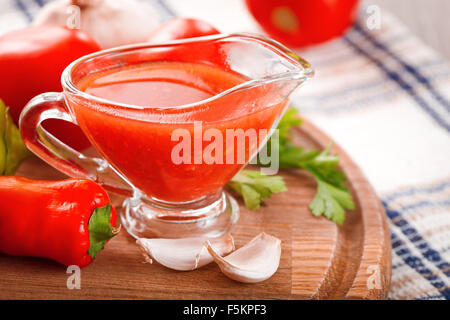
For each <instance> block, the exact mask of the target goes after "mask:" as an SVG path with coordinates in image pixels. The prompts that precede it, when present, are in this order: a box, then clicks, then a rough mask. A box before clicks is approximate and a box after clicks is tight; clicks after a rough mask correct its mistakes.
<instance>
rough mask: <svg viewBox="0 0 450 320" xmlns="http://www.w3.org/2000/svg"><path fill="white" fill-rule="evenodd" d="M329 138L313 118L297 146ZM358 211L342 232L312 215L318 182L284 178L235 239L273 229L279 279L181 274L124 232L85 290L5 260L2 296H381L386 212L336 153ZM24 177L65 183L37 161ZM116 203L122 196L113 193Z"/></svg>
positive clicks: (45, 269) (0, 269)
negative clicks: (153, 260)
mask: <svg viewBox="0 0 450 320" xmlns="http://www.w3.org/2000/svg"><path fill="white" fill-rule="evenodd" d="M329 141H330V139H329V138H328V137H327V136H326V135H325V134H324V133H322V132H321V131H320V130H318V129H317V128H316V127H314V126H313V125H312V124H311V123H309V122H308V121H305V122H304V124H303V125H302V126H301V127H299V128H298V129H297V130H296V131H295V142H297V143H299V144H301V145H303V146H306V147H311V148H324V147H325V146H326V145H328V143H329ZM332 151H333V152H335V153H338V154H340V156H341V162H340V163H341V167H342V169H343V170H344V171H345V173H346V175H347V177H348V178H349V187H350V189H351V190H352V192H353V195H354V199H355V203H356V209H355V210H354V211H352V212H349V213H347V219H346V222H345V223H344V225H343V226H341V227H338V226H336V225H335V224H334V223H333V222H331V221H329V220H327V219H325V218H322V217H320V218H317V217H314V216H312V214H311V213H310V211H309V209H308V204H309V202H310V201H311V199H312V198H313V196H314V192H315V182H314V180H313V179H312V177H311V176H310V175H309V174H308V173H305V172H302V171H288V172H283V173H282V175H283V177H284V178H285V181H286V183H287V186H288V191H287V192H285V193H282V194H279V195H274V196H273V197H272V198H271V199H269V200H267V201H266V203H265V205H264V206H263V207H262V208H261V209H260V210H258V211H249V210H247V209H246V208H245V206H243V204H242V201H240V207H241V218H240V220H239V222H238V225H237V227H236V229H235V230H234V232H233V235H234V237H235V240H236V246H237V248H239V247H240V246H242V245H244V244H245V243H246V242H248V241H249V240H250V239H251V238H253V237H254V236H255V235H257V234H258V233H260V232H262V231H265V232H266V233H269V234H271V235H274V236H276V237H278V238H280V239H281V240H282V256H281V262H280V267H279V269H278V271H277V272H276V273H275V275H274V276H273V277H271V278H270V279H268V280H266V281H264V282H262V283H257V284H242V283H238V282H235V281H233V280H230V279H228V278H227V277H225V276H224V275H223V274H222V273H221V272H220V270H219V268H218V267H217V265H215V263H211V264H209V265H207V266H205V267H203V268H201V269H199V270H195V271H190V272H179V271H173V270H170V269H167V268H165V267H162V266H161V265H158V264H145V263H143V261H144V259H143V257H142V255H141V253H140V251H139V249H138V247H137V246H136V245H135V241H134V239H133V238H132V237H131V236H129V235H128V234H127V233H126V232H125V230H122V232H121V233H120V234H119V235H118V236H117V237H116V238H114V239H113V240H111V241H110V243H109V244H108V245H107V246H106V248H105V250H104V251H102V252H101V253H100V254H99V255H98V257H97V259H96V261H95V262H94V263H93V264H91V265H90V266H88V267H86V268H84V269H82V271H81V289H80V290H76V289H75V290H69V289H67V286H66V283H67V279H68V277H69V276H70V274H67V273H66V268H65V267H64V266H62V265H59V264H57V263H55V262H52V261H49V260H45V259H38V258H22V257H12V256H6V255H2V254H0V298H2V299H23V298H25V299H383V298H386V295H387V290H388V288H389V283H390V278H391V250H390V248H391V243H390V234H389V230H388V227H387V223H386V217H385V212H384V210H383V207H382V205H381V203H380V200H379V199H378V198H377V196H376V195H375V193H374V191H373V189H372V187H371V186H370V184H369V183H368V182H367V180H366V178H365V177H364V176H363V175H362V173H361V171H360V170H359V168H358V167H357V166H356V165H355V164H354V163H353V161H352V160H351V159H350V158H349V157H348V156H347V155H346V154H345V153H344V151H343V150H342V149H341V148H339V147H338V146H336V145H334V147H333V148H332ZM18 174H19V175H24V176H27V177H31V178H40V179H59V178H63V177H64V176H63V175H62V174H60V173H58V172H57V171H56V170H54V169H52V168H50V167H49V166H47V165H46V164H44V163H43V162H42V161H40V160H39V159H37V158H32V159H29V160H27V161H26V162H25V163H23V165H22V166H21V168H20V170H19V172H18ZM112 198H113V203H114V204H117V205H120V203H121V199H119V197H117V196H112Z"/></svg>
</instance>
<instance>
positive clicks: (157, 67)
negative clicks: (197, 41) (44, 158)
mask: <svg viewBox="0 0 450 320" xmlns="http://www.w3.org/2000/svg"><path fill="white" fill-rule="evenodd" d="M248 80H249V79H248V78H246V77H244V76H242V75H240V74H238V73H235V72H231V71H226V70H224V69H221V68H219V67H216V66H210V65H206V64H193V63H184V62H149V63H144V64H139V65H132V66H126V67H119V68H115V69H112V70H109V71H106V72H99V73H94V74H91V75H88V76H86V77H84V78H82V79H81V80H80V81H78V83H76V86H77V87H78V88H79V89H80V90H82V91H84V92H86V93H88V94H89V95H92V96H96V97H100V98H103V99H106V100H108V101H111V102H112V103H107V102H104V103H103V102H101V101H99V102H96V103H92V102H90V103H88V102H87V101H88V100H83V99H78V100H69V107H70V109H71V112H73V113H74V114H75V116H76V119H77V121H78V124H79V126H80V127H81V128H82V129H83V131H84V132H85V134H86V135H87V136H88V138H89V140H90V141H91V143H92V144H93V145H94V146H95V147H96V149H97V150H98V151H99V152H100V153H101V154H102V156H103V157H104V158H105V159H106V160H107V161H108V162H109V163H110V164H111V165H112V166H113V167H114V168H115V169H116V170H118V171H119V172H120V173H121V174H123V175H124V176H125V177H126V178H127V179H128V180H129V181H130V182H131V183H132V184H133V185H134V186H135V187H136V188H138V189H140V190H141V191H142V192H144V193H145V194H146V195H147V196H149V197H152V198H156V199H158V200H163V201H167V202H177V203H179V202H186V201H191V200H195V199H198V198H200V197H202V196H207V195H210V194H214V193H216V192H218V191H219V190H220V189H221V188H222V187H223V186H224V185H225V184H226V183H227V182H228V181H229V180H230V179H231V178H232V177H233V176H234V175H235V174H236V173H237V172H238V171H239V170H240V169H241V168H242V166H243V164H242V163H228V164H220V163H213V164H207V163H204V162H202V163H194V157H195V155H194V150H193V149H194V144H195V143H198V142H199V141H198V140H199V139H200V140H202V136H201V134H200V135H199V136H196V135H195V134H194V121H201V122H202V129H203V132H205V131H206V130H207V129H210V128H214V129H217V130H219V131H220V132H221V133H222V134H223V135H222V136H223V137H224V138H223V141H222V142H221V147H223V153H224V155H223V158H224V159H225V157H226V154H227V153H230V152H232V153H234V152H235V150H233V149H230V148H227V146H226V145H225V143H226V139H225V136H226V134H225V131H226V130H227V129H243V130H244V131H245V130H247V129H249V128H253V129H256V130H258V129H270V128H271V127H272V125H273V123H274V121H275V120H276V119H277V117H279V116H280V115H281V113H282V111H283V109H284V106H285V104H286V103H285V102H283V103H278V104H275V105H265V103H267V102H265V100H264V95H265V94H266V93H267V90H268V88H267V87H266V88H264V87H255V88H254V89H250V90H242V91H238V92H235V93H233V94H226V93H223V92H224V91H226V90H228V89H230V88H233V87H235V86H237V85H240V84H242V83H244V82H246V81H248ZM216 95H221V96H219V97H217V96H216ZM129 105H131V106H129ZM175 129H185V130H187V131H188V132H189V133H190V134H191V137H192V143H191V146H192V154H191V156H192V157H191V159H192V161H191V163H181V164H175V163H174V162H173V161H172V158H171V154H172V150H173V148H174V147H175V146H176V145H177V144H178V143H179V141H172V139H171V137H172V133H173V131H174V130H175ZM194 137H195V138H194ZM260 142H261V141H258V143H257V144H253V145H250V143H248V144H246V148H245V160H246V161H248V160H249V157H250V156H251V155H253V154H254V153H255V152H256V150H257V148H258V147H259V143H260ZM200 143H202V150H204V149H205V148H206V147H207V146H208V144H209V143H211V142H205V141H203V142H200ZM235 146H236V144H235ZM223 162H226V161H225V160H224V161H223Z"/></svg>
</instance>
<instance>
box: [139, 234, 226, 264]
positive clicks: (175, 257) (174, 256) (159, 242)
mask: <svg viewBox="0 0 450 320" xmlns="http://www.w3.org/2000/svg"><path fill="white" fill-rule="evenodd" d="M207 240H208V241H210V242H211V243H212V245H213V246H214V249H215V250H217V251H218V252H221V254H228V253H230V252H231V251H233V250H234V240H233V237H232V236H231V234H226V235H224V236H222V237H219V238H210V239H208V238H205V237H200V238H184V239H183V238H182V239H144V238H141V239H138V240H137V241H136V243H137V245H138V246H139V247H140V248H141V250H142V253H143V255H144V257H145V260H146V261H147V262H152V259H154V260H156V261H157V262H158V263H160V264H162V265H163V266H165V267H167V268H170V269H174V270H178V271H191V270H194V269H197V268H200V267H203V266H204V265H207V264H208V263H210V262H212V261H213V258H212V257H211V255H210V254H209V253H208V251H207V250H205V247H204V246H203V243H204V242H205V241H207Z"/></svg>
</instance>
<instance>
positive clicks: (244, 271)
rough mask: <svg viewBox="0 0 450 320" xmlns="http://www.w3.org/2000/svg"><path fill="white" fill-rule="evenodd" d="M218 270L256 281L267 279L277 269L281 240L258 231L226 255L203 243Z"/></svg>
mask: <svg viewBox="0 0 450 320" xmlns="http://www.w3.org/2000/svg"><path fill="white" fill-rule="evenodd" d="M205 246H206V248H207V249H208V252H209V253H210V254H211V255H212V256H213V258H214V260H215V262H216V263H217V264H218V265H219V268H220V270H222V272H223V273H224V274H225V275H226V276H227V277H229V278H231V279H233V280H236V281H239V282H244V283H256V282H261V281H264V280H267V279H269V278H270V277H271V276H272V275H273V274H274V273H275V272H276V271H277V269H278V266H279V264H280V258H281V241H280V239H277V238H275V237H273V236H271V235H268V234H266V233H260V234H259V235H257V236H256V237H255V238H253V239H252V240H251V241H250V242H249V243H247V244H246V245H245V246H243V247H242V248H239V249H238V250H236V251H234V252H233V253H231V254H229V255H228V256H226V257H222V256H221V255H220V253H218V252H216V251H215V250H214V248H213V247H212V246H211V244H210V243H209V242H208V241H207V242H206V243H205Z"/></svg>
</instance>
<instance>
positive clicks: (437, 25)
mask: <svg viewBox="0 0 450 320" xmlns="http://www.w3.org/2000/svg"><path fill="white" fill-rule="evenodd" d="M371 4H375V5H379V6H380V9H381V15H383V9H386V10H389V11H390V12H391V13H393V14H394V15H395V16H397V18H399V19H400V20H401V21H402V22H403V23H404V24H405V25H406V26H407V27H408V28H409V29H410V30H411V31H412V32H413V33H414V34H415V35H416V36H418V37H419V38H420V39H422V41H423V42H425V43H426V44H427V45H429V46H430V47H432V48H433V49H434V50H436V51H437V52H438V53H439V54H441V55H442V56H443V57H444V58H446V59H447V60H450V19H449V14H450V1H449V0H364V1H363V5H371ZM382 17H383V16H382Z"/></svg>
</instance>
